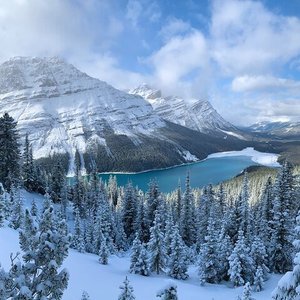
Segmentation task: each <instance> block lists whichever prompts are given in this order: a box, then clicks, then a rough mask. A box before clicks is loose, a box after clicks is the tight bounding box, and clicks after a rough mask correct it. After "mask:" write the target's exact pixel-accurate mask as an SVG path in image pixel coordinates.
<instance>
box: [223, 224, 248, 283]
mask: <svg viewBox="0 0 300 300" xmlns="http://www.w3.org/2000/svg"><path fill="white" fill-rule="evenodd" d="M228 275H229V277H230V281H231V282H232V283H233V285H234V286H240V285H243V284H244V283H245V282H248V281H249V282H251V281H252V280H253V276H254V274H253V261H252V259H251V257H250V250H249V248H248V247H247V245H246V243H245V238H244V234H243V231H242V230H240V231H239V235H238V240H237V242H236V244H235V247H234V249H233V252H232V254H231V255H230V256H229V271H228Z"/></svg>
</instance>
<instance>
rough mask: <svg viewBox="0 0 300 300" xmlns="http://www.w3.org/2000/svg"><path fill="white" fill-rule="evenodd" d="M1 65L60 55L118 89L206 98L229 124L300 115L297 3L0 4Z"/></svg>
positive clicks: (81, 0) (110, 0)
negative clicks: (148, 88)
mask: <svg viewBox="0 0 300 300" xmlns="http://www.w3.org/2000/svg"><path fill="white" fill-rule="evenodd" d="M0 40H1V47H0V61H5V60H6V59H8V58H10V57H12V56H19V55H22V56H54V55H55V56H61V57H63V58H65V59H66V60H67V61H68V62H71V63H72V64H74V65H75V66H76V67H78V68H79V69H81V70H83V71H85V72H86V73H88V74H90V75H92V76H94V77H97V78H99V79H102V80H105V81H107V82H108V83H110V84H112V85H114V86H115V87H117V88H121V89H129V88H132V87H135V86H137V85H138V84H140V83H143V82H147V83H149V84H151V85H153V86H154V87H156V88H160V89H162V91H163V93H164V94H165V95H168V94H176V95H179V96H183V97H185V98H186V99H187V101H192V100H191V99H198V98H204V99H208V100H210V101H211V102H212V104H213V105H214V106H215V107H216V108H217V110H218V111H219V112H220V113H221V114H222V115H223V116H224V117H225V118H227V119H228V120H229V121H231V122H233V123H235V124H241V125H244V124H250V123H253V122H257V121H264V120H270V121H272V120H273V121H288V120H292V121H300V1H297V0H293V1H281V0H278V1H276V0H261V1H251V0H240V1H239V0H226V1H224V0H201V1H200V0H198V1H197V0H160V1H159V0H63V1H61V0H51V1H38V0H10V1H8V0H5V1H3V2H1V6H0Z"/></svg>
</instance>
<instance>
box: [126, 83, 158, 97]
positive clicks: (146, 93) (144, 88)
mask: <svg viewBox="0 0 300 300" xmlns="http://www.w3.org/2000/svg"><path fill="white" fill-rule="evenodd" d="M129 94H135V95H139V96H142V97H143V98H145V99H148V100H149V99H156V98H161V96H162V95H161V91H160V90H158V89H155V88H153V87H151V86H150V85H149V84H147V83H142V84H141V85H139V86H138V87H136V88H134V89H132V90H130V91H129Z"/></svg>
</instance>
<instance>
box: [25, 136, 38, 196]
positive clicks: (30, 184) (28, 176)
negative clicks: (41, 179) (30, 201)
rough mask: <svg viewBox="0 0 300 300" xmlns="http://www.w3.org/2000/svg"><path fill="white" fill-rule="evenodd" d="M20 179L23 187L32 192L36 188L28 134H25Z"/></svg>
mask: <svg viewBox="0 0 300 300" xmlns="http://www.w3.org/2000/svg"><path fill="white" fill-rule="evenodd" d="M22 161H23V164H22V179H23V184H24V187H25V188H26V189H27V190H28V191H30V192H32V191H35V190H36V186H37V183H36V182H35V180H36V179H37V178H36V174H35V167H34V162H33V155H32V147H31V145H30V143H29V139H28V134H26V136H25V143H24V149H23V154H22Z"/></svg>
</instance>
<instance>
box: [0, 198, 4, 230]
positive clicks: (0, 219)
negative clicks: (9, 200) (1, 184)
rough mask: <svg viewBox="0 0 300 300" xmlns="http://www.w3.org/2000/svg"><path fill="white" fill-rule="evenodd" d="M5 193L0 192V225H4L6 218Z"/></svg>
mask: <svg viewBox="0 0 300 300" xmlns="http://www.w3.org/2000/svg"><path fill="white" fill-rule="evenodd" d="M4 196H5V194H4V193H3V194H0V227H2V226H3V224H4V220H5V199H4Z"/></svg>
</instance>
